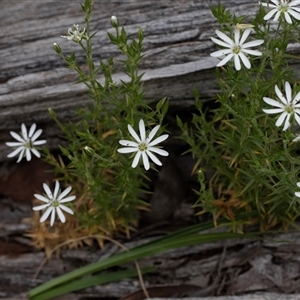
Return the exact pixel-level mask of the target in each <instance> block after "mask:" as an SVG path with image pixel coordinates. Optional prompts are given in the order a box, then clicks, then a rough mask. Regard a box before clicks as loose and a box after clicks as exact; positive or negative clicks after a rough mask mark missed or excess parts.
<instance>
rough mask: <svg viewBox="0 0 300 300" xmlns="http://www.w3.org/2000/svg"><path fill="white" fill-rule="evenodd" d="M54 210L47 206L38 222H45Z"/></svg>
mask: <svg viewBox="0 0 300 300" xmlns="http://www.w3.org/2000/svg"><path fill="white" fill-rule="evenodd" d="M53 210H54V208H53V207H52V206H49V207H48V208H47V210H46V211H45V212H44V214H43V215H42V216H41V218H40V222H44V221H46V219H47V218H48V217H49V215H50V213H51V212H52V211H53Z"/></svg>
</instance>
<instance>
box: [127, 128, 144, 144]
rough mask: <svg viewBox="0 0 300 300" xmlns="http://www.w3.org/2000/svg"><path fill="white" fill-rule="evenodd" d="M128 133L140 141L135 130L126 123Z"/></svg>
mask: <svg viewBox="0 0 300 300" xmlns="http://www.w3.org/2000/svg"><path fill="white" fill-rule="evenodd" d="M127 128H128V131H129V133H130V134H131V136H132V137H133V138H134V139H135V140H136V141H137V142H138V143H140V142H141V139H140V138H139V136H138V135H137V134H136V132H135V131H134V129H133V128H132V127H131V126H130V125H129V124H128V126H127Z"/></svg>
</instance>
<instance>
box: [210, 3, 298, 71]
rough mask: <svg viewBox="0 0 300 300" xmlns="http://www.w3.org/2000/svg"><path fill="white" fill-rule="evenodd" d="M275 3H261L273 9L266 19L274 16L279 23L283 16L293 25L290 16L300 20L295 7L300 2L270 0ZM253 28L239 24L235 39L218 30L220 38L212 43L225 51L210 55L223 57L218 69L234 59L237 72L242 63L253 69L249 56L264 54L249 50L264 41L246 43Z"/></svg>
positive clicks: (235, 29)
mask: <svg viewBox="0 0 300 300" xmlns="http://www.w3.org/2000/svg"><path fill="white" fill-rule="evenodd" d="M270 1H271V2H273V4H269V3H261V2H260V4H261V5H262V6H265V7H268V8H269V7H270V8H272V9H271V11H269V12H268V13H267V14H266V15H265V17H264V19H265V20H269V19H271V18H272V17H273V16H274V15H275V17H274V20H275V21H278V19H279V17H281V16H283V17H284V19H285V20H286V22H288V23H289V24H292V19H291V17H290V16H292V17H293V18H295V19H296V20H298V21H299V20H300V8H299V7H295V6H297V5H299V4H300V0H270ZM251 27H253V26H252V25H251V24H237V25H236V26H235V27H234V31H233V39H232V38H230V37H228V36H227V35H226V34H224V33H223V32H221V31H219V30H216V31H215V33H216V35H217V36H218V37H219V38H220V39H217V38H214V37H211V39H212V41H213V42H214V43H215V44H217V45H219V46H222V47H224V48H225V49H221V50H218V51H215V52H213V53H211V54H210V55H211V56H212V57H223V56H225V57H224V58H222V60H221V61H220V62H219V63H218V64H217V67H222V66H224V65H225V64H226V63H228V62H229V61H231V60H232V59H233V61H234V67H235V69H236V70H237V71H239V70H241V62H240V60H241V61H242V62H243V64H244V66H245V67H246V68H247V69H250V68H251V64H250V61H249V59H248V57H247V56H248V55H254V56H261V55H262V53H261V52H260V51H258V50H252V49H249V48H252V47H256V46H259V45H261V44H263V42H264V41H263V40H253V41H251V42H247V43H245V41H246V39H247V38H248V37H249V35H250V33H251V31H252V29H251ZM243 29H245V31H244V32H243V34H242V35H241V33H240V31H241V30H243Z"/></svg>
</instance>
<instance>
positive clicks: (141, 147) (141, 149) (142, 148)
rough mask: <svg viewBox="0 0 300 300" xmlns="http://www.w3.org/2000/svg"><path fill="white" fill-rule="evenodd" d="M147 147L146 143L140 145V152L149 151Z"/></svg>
mask: <svg viewBox="0 0 300 300" xmlns="http://www.w3.org/2000/svg"><path fill="white" fill-rule="evenodd" d="M147 148H148V147H147V145H146V144H145V143H141V144H139V150H140V151H146V150H147Z"/></svg>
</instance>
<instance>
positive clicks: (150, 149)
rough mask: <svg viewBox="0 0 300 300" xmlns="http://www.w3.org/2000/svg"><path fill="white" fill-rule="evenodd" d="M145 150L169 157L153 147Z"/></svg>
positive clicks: (166, 153) (164, 152)
mask: <svg viewBox="0 0 300 300" xmlns="http://www.w3.org/2000/svg"><path fill="white" fill-rule="evenodd" d="M147 150H149V151H151V152H155V153H157V154H159V155H161V156H168V155H169V153H168V152H167V151H165V150H163V149H159V148H155V147H148V149H147Z"/></svg>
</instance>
